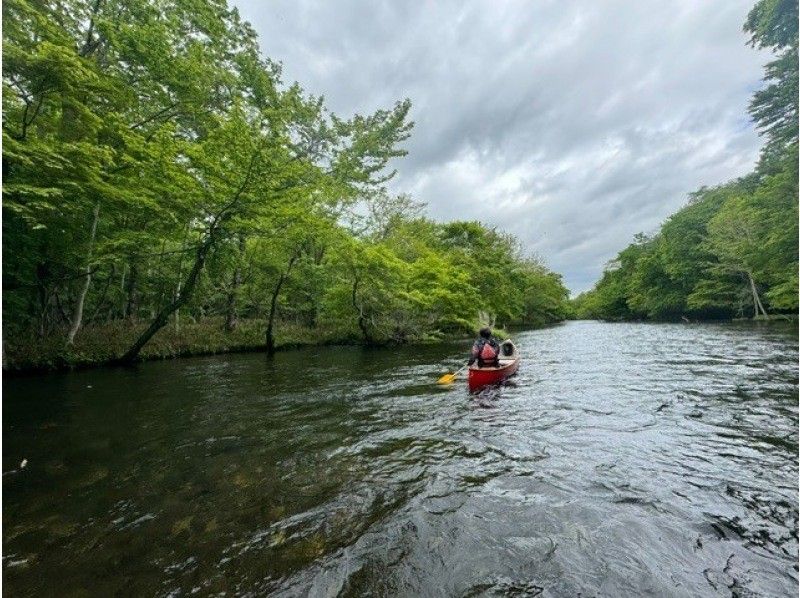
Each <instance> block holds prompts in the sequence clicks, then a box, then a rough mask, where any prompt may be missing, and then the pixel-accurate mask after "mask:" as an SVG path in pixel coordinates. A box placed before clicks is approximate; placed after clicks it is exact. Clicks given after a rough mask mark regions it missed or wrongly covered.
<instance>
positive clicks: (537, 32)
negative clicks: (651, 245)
mask: <svg viewBox="0 0 800 598" xmlns="http://www.w3.org/2000/svg"><path fill="white" fill-rule="evenodd" d="M235 3H236V4H237V6H239V8H240V10H241V12H242V14H243V16H244V17H245V18H246V19H248V20H249V21H251V22H252V23H253V25H254V27H255V28H256V30H257V31H258V32H259V34H260V43H261V46H262V49H263V51H264V53H265V54H266V55H267V56H270V57H271V58H273V59H276V60H280V61H282V62H283V63H284V74H285V78H286V79H287V80H289V81H292V80H297V81H299V82H300V83H301V85H303V87H304V88H305V89H307V90H308V91H309V92H311V93H314V94H324V95H325V96H326V98H327V100H328V104H329V106H330V107H331V108H332V109H333V110H334V111H335V112H337V113H339V114H342V115H349V114H352V113H354V112H368V111H371V110H375V109H377V108H380V107H387V106H390V105H391V104H392V103H393V102H394V101H395V100H398V99H401V98H404V97H409V98H411V100H412V101H413V103H414V108H413V110H412V116H413V118H414V120H415V121H416V123H417V125H416V127H415V129H414V132H413V136H412V138H411V139H410V140H409V142H407V145H406V147H407V149H408V150H409V152H410V153H409V156H408V157H406V158H404V159H403V161H401V162H398V163H397V164H396V167H397V168H398V170H399V176H398V177H397V178H396V179H395V181H394V182H393V187H394V188H395V189H396V190H398V191H399V190H403V191H410V192H412V193H413V195H414V196H415V197H416V198H417V199H419V200H422V201H424V202H426V203H427V204H428V206H429V212H430V214H431V215H432V216H433V217H435V218H439V219H448V220H449V219H481V220H483V221H485V222H487V223H489V224H492V225H496V226H499V227H500V228H502V229H504V230H507V231H509V232H512V233H514V234H516V235H517V236H518V237H519V238H520V240H521V241H522V242H523V244H524V245H525V247H526V248H527V249H528V250H529V251H530V252H531V253H536V254H538V255H540V256H541V257H543V258H544V259H545V260H546V261H547V262H548V264H549V265H550V267H552V268H553V269H555V270H557V271H559V272H561V273H563V274H564V277H565V281H566V283H567V285H568V286H569V287H570V288H571V289H572V290H573V291H580V290H583V289H586V288H588V287H589V286H591V284H592V282H593V281H594V280H596V279H597V277H598V276H599V275H600V273H601V271H602V267H603V264H604V263H605V262H606V261H608V260H609V259H611V258H612V257H614V255H616V253H617V251H619V250H620V249H622V248H623V247H624V246H625V245H627V244H628V243H629V242H630V241H631V239H632V237H633V235H634V234H635V233H636V232H639V231H646V232H648V231H653V230H655V229H656V228H657V227H658V225H659V223H660V222H662V221H663V220H664V218H666V217H667V216H668V215H669V214H670V213H672V212H673V211H675V210H676V209H677V208H678V207H680V205H682V204H683V203H684V202H685V200H686V195H687V193H689V192H690V191H692V190H694V189H696V188H698V187H699V186H701V185H704V184H706V185H713V184H717V183H721V182H724V181H725V180H728V179H730V178H733V177H735V176H739V175H742V174H745V173H746V172H748V171H749V170H750V169H751V168H752V166H753V164H754V162H755V159H756V157H757V154H758V149H759V147H760V140H759V139H758V137H757V136H756V134H755V132H754V130H753V127H752V125H751V124H750V122H749V119H748V118H747V117H746V108H747V104H748V102H749V97H750V95H751V94H752V91H753V90H754V89H756V88H757V87H758V86H759V80H760V78H761V66H762V64H763V62H765V61H766V59H767V56H766V55H765V54H763V53H758V52H756V51H754V50H753V49H751V48H749V47H748V46H746V37H745V35H744V33H743V32H742V23H743V22H744V19H745V16H746V14H747V12H748V10H749V9H750V7H751V4H752V0H724V1H723V0H719V1H716V2H696V1H694V0H683V1H678V2H669V3H667V2H660V1H656V0H647V1H640V2H630V1H628V0H604V1H601V2H597V1H594V0H583V1H577V0H560V1H558V2H555V1H538V2H528V1H522V0H520V1H510V2H489V1H481V2H474V1H473V2H466V3H463V2H460V1H457V0H449V1H446V2H444V1H437V2H432V1H429V2H424V3H422V2H417V3H411V2H393V1H390V0H384V1H382V2H380V1H378V2H371V1H367V0H360V1H357V0H337V2H318V1H317V2H311V1H309V0H282V1H278V2H269V3H264V2H256V1H255V0H238V1H237V2H235Z"/></svg>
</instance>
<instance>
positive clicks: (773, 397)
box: [3, 322, 798, 596]
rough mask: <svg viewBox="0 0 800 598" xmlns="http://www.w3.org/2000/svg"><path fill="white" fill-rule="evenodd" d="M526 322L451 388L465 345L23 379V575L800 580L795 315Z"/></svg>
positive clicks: (436, 585)
mask: <svg viewBox="0 0 800 598" xmlns="http://www.w3.org/2000/svg"><path fill="white" fill-rule="evenodd" d="M515 340H517V342H518V346H519V348H520V350H521V353H522V355H523V359H524V361H523V363H522V366H521V368H520V373H519V375H518V376H517V377H516V378H515V380H514V381H513V382H512V383H511V384H509V385H507V386H504V387H501V388H499V389H498V388H495V389H492V390H489V391H487V392H486V393H480V394H479V395H477V396H476V395H469V394H468V392H467V389H466V383H465V382H463V381H462V382H461V383H457V384H455V385H453V386H452V387H450V388H441V387H438V386H436V385H435V384H434V382H435V380H436V378H437V377H438V376H440V375H441V374H442V373H444V372H445V371H447V370H448V369H449V370H450V371H453V366H458V365H459V360H460V359H461V358H462V354H463V353H465V352H466V350H467V349H468V346H466V345H465V346H463V347H462V346H456V345H450V346H436V347H425V348H422V349H419V348H410V349H403V350H401V351H392V350H362V349H358V348H346V349H333V348H326V349H314V350H305V351H297V352H287V353H281V354H279V355H278V356H277V357H276V358H275V359H274V360H272V361H270V360H267V359H266V358H265V357H264V356H262V355H257V354H245V355H231V356H217V357H208V358H197V359H185V360H177V361H170V362H161V363H149V364H143V365H141V366H138V367H136V368H132V369H102V370H92V371H86V372H78V373H73V374H69V375H53V376H42V377H38V378H24V379H20V378H18V379H11V380H5V381H4V383H3V389H4V396H3V398H4V402H3V414H4V420H3V422H4V423H3V426H4V429H3V432H4V446H3V471H4V476H3V499H4V500H3V524H4V527H3V535H4V537H3V548H4V551H3V552H4V560H3V581H4V584H5V589H6V590H7V591H8V592H9V594H10V595H15V596H20V595H30V596H33V595H103V596H110V595H114V594H120V595H160V596H166V595H173V596H179V595H189V594H191V593H193V592H194V593H200V594H202V595H209V594H226V595H242V594H244V595H259V594H264V593H267V592H271V593H274V594H276V595H287V596H290V595H306V594H312V595H336V594H343V595H441V596H476V595H533V596H536V595H540V594H541V595H542V596H562V595H568V596H576V595H578V594H579V593H582V595H594V594H597V595H603V596H639V595H642V594H648V595H656V596H679V595H680V596H708V595H712V596H713V595H720V596H730V595H732V594H733V595H747V596H778V595H793V594H795V593H796V589H797V570H796V565H795V564H796V562H797V551H798V539H797V538H798V536H797V525H798V523H797V517H798V506H797V474H798V471H797V452H798V438H797V424H798V403H797V388H798V380H797V367H796V366H797V336H796V333H795V332H794V331H793V329H792V328H787V327H784V326H775V325H771V326H755V325H741V326H736V325H668V324H659V325H654V324H601V323H594V322H574V323H568V324H564V325H561V326H556V327H553V328H549V329H546V330H539V331H532V332H526V333H522V334H520V335H518V336H517V338H516V339H515ZM23 459H27V460H28V462H27V464H26V467H24V468H20V463H21V462H22V460H23Z"/></svg>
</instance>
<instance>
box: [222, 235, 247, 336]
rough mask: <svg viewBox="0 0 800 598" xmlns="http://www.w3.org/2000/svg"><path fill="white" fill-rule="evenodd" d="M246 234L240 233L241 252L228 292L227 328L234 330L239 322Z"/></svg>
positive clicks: (227, 329)
mask: <svg viewBox="0 0 800 598" xmlns="http://www.w3.org/2000/svg"><path fill="white" fill-rule="evenodd" d="M244 246H245V241H244V235H239V254H238V255H237V259H236V268H235V269H234V271H233V279H232V280H231V289H230V291H229V292H228V298H227V302H226V306H225V330H226V331H227V332H232V331H233V330H236V326H237V325H238V323H239V320H238V316H237V313H236V300H237V299H238V297H239V287H240V286H241V284H242V268H241V263H240V262H241V257H242V254H244Z"/></svg>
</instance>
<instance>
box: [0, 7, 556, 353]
mask: <svg viewBox="0 0 800 598" xmlns="http://www.w3.org/2000/svg"><path fill="white" fill-rule="evenodd" d="M3 25H4V31H3V37H4V39H3V58H4V60H3V173H4V184H3V315H4V318H3V327H4V335H5V339H6V341H7V342H9V341H13V342H27V340H28V339H31V342H34V341H36V339H38V340H41V339H51V340H52V339H58V342H59V343H61V344H62V346H63V347H64V350H65V351H67V352H68V351H70V350H71V347H73V346H74V344H75V342H76V338H77V339H80V337H81V335H83V334H87V333H88V332H87V331H91V330H100V331H101V332H100V333H98V334H104V332H102V331H103V330H105V329H103V326H104V325H107V324H109V323H116V324H122V325H124V326H123V328H124V330H126V331H127V334H129V336H130V343H129V344H128V346H127V347H126V349H125V350H124V351H123V352H122V353H121V354H119V355H117V356H116V358H117V359H119V360H121V361H131V360H134V359H137V357H138V356H139V354H140V352H141V351H142V348H143V347H144V346H145V345H147V343H148V342H150V340H151V339H152V338H154V337H155V336H156V335H157V334H158V333H159V331H161V330H163V329H164V328H165V327H168V326H169V327H173V328H174V329H175V330H178V329H179V328H180V326H181V325H182V324H183V323H185V322H198V321H214V322H218V323H219V326H220V327H221V328H223V329H224V330H226V331H233V330H235V329H236V328H237V326H239V324H240V322H241V321H243V320H259V321H261V322H263V339H264V344H265V346H266V347H267V349H268V350H273V349H274V346H275V328H276V327H277V326H280V325H281V324H282V323H285V322H291V323H293V324H297V325H302V326H305V327H308V328H325V329H326V330H334V331H335V333H336V334H337V335H338V336H337V338H341V339H347V338H351V339H354V340H355V339H358V340H360V341H362V342H367V343H383V342H390V341H395V342H404V341H410V340H418V339H422V338H431V337H435V336H437V335H441V334H444V333H448V332H455V331H458V332H465V331H468V330H472V329H473V328H474V327H475V326H476V324H477V320H478V314H479V313H481V312H485V313H487V314H489V317H491V318H492V319H494V320H496V321H497V322H499V323H504V324H512V323H526V324H539V323H544V322H549V321H553V320H558V319H562V318H563V317H564V316H565V314H566V310H567V307H568V302H567V291H566V289H565V288H564V286H563V284H562V282H561V278H560V276H558V275H557V274H554V273H553V272H551V271H549V270H548V269H547V268H546V267H545V266H544V265H543V264H542V263H540V262H539V261H538V260H536V259H532V258H529V257H526V256H525V255H524V253H523V251H522V250H521V248H520V245H519V243H518V242H517V241H516V239H514V238H513V237H512V236H510V235H506V234H502V233H500V232H498V231H496V230H494V229H492V228H489V227H487V226H485V225H483V224H481V223H478V222H451V223H436V222H433V221H431V220H430V219H427V218H425V217H423V216H422V215H421V206H419V205H418V204H416V203H415V202H414V201H413V200H412V199H411V198H409V197H407V196H404V195H399V196H396V195H392V194H390V193H389V192H387V190H386V186H385V184H386V182H387V181H388V180H389V179H391V177H392V176H393V174H394V171H392V170H390V169H389V167H388V165H389V163H390V161H391V160H392V159H394V158H398V157H401V156H403V155H404V154H405V151H404V150H403V149H402V148H401V144H402V142H403V141H405V140H406V139H407V138H408V137H409V135H410V131H411V127H412V124H413V123H411V121H410V120H409V110H410V107H411V105H410V102H409V101H408V100H403V101H399V102H397V103H396V104H395V105H394V106H393V107H391V108H389V109H381V110H377V111H375V112H374V113H372V114H369V115H366V116H364V115H354V116H353V117H351V118H348V119H343V118H340V117H337V116H336V115H334V114H332V113H330V112H329V111H328V110H327V108H326V107H325V103H324V99H323V98H322V97H315V96H313V95H310V94H308V93H306V92H305V91H304V90H303V89H302V88H301V87H300V86H299V85H298V84H293V85H286V84H284V83H283V82H282V80H281V66H280V65H279V64H277V63H275V62H273V61H271V60H269V59H265V58H263V57H262V55H261V53H260V50H259V47H258V43H257V38H256V34H255V32H254V31H253V29H252V28H251V26H250V25H249V24H248V23H247V22H245V21H243V20H242V19H241V18H240V16H239V13H238V11H237V10H236V9H235V8H231V7H229V6H228V5H227V3H226V2H225V0H169V1H168V2H166V3H164V2H156V1H154V0H124V1H122V0H66V1H58V2H56V1H55V0H52V1H51V0H41V1H35V2H34V1H33V0H8V1H6V2H3ZM119 329H120V328H119V326H117V328H114V329H113V330H119Z"/></svg>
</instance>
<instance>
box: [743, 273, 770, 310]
mask: <svg viewBox="0 0 800 598" xmlns="http://www.w3.org/2000/svg"><path fill="white" fill-rule="evenodd" d="M747 278H748V280H749V281H750V292H751V293H752V294H753V309H754V311H755V313H754V315H753V317H754V318H758V317H759V316H760V315H762V316H763V317H764V319H765V320H768V319H769V316H768V315H767V310H766V309H764V304H763V303H761V298H760V297H759V296H758V289H757V288H756V283H755V281H754V280H753V276H752V275H751V274H750V273H749V272H748V273H747ZM759 310H760V311H761V314H759Z"/></svg>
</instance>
